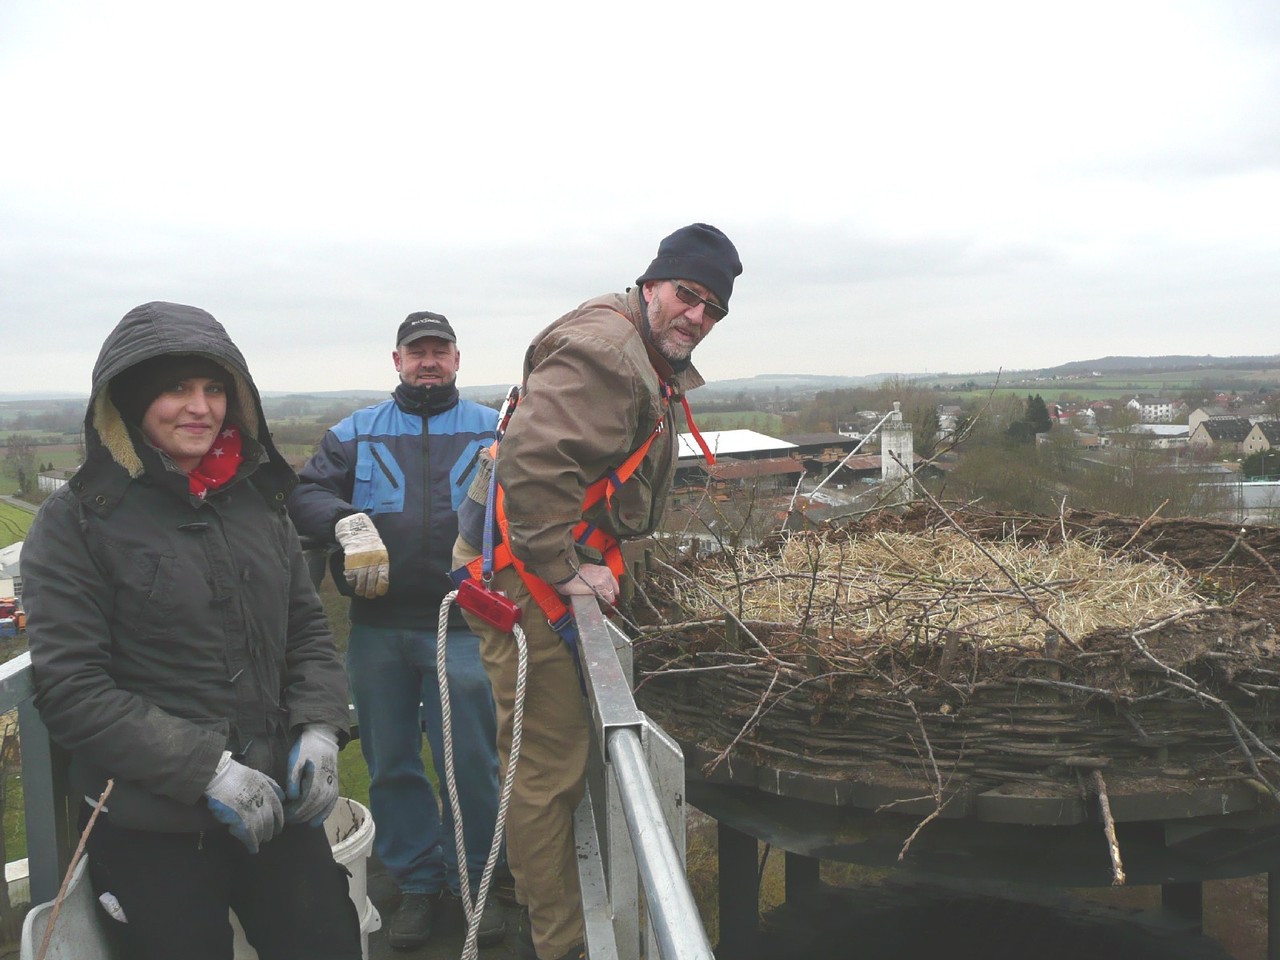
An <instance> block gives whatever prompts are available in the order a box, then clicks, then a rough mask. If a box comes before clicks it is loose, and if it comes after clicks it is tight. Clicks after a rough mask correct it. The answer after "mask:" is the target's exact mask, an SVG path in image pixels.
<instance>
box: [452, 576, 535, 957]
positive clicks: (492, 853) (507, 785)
mask: <svg viewBox="0 0 1280 960" xmlns="http://www.w3.org/2000/svg"><path fill="white" fill-rule="evenodd" d="M457 595H458V591H457V590H455V591H453V592H452V593H450V594H449V595H448V596H446V597H445V598H444V602H442V603H441V604H440V622H439V625H438V626H437V628H436V679H437V681H438V683H439V684H440V727H441V739H443V740H444V772H445V780H446V782H447V783H448V786H449V809H451V810H452V811H453V843H454V847H455V848H456V849H457V852H458V896H459V898H460V899H461V900H462V909H463V911H464V912H465V913H466V916H467V939H466V941H465V942H464V943H463V945H462V960H476V958H477V957H478V955H479V947H478V945H477V944H476V935H477V933H478V932H479V930H480V917H481V914H482V913H483V912H484V901H485V897H486V896H487V895H488V893H489V883H490V881H491V880H492V879H493V871H494V868H495V867H496V866H497V863H498V851H499V850H501V848H502V834H503V831H504V830H505V829H506V823H507V807H508V805H509V804H510V802H511V785H512V784H513V783H514V782H515V778H516V761H517V760H518V759H519V758H520V731H521V728H522V727H523V726H524V687H525V679H526V677H527V675H528V672H529V649H528V645H527V644H526V642H525V636H524V631H523V630H521V629H520V624H518V623H517V624H516V625H515V626H514V627H512V628H511V634H512V636H513V637H515V641H516V651H517V653H518V654H519V658H518V661H517V666H516V701H515V709H514V710H513V711H512V717H511V755H510V756H509V757H508V758H507V769H506V771H505V773H504V775H503V779H502V791H501V793H500V794H499V796H498V817H497V820H496V822H495V823H494V825H493V843H492V844H490V846H489V857H488V859H487V860H486V861H485V864H484V873H483V874H482V875H481V877H480V886H479V888H478V889H477V890H476V899H475V902H474V903H472V901H471V884H470V881H469V879H468V876H467V844H466V840H465V838H464V836H463V831H462V805H461V804H460V803H459V801H458V786H457V783H456V782H455V780H454V774H453V713H452V711H451V708H450V706H449V674H448V670H447V668H446V666H445V644H446V641H447V640H448V637H449V607H450V606H451V605H452V604H453V600H454V598H455V597H456V596H457Z"/></svg>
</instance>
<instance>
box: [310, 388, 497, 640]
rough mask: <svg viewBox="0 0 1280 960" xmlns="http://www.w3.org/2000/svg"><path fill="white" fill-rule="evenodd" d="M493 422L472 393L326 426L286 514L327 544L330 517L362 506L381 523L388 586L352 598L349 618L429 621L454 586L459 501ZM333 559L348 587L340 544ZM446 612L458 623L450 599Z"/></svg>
mask: <svg viewBox="0 0 1280 960" xmlns="http://www.w3.org/2000/svg"><path fill="white" fill-rule="evenodd" d="M497 422H498V412H497V411H496V410H493V409H491V408H489V407H486V406H483V405H481V404H478V403H474V402H472V401H470V400H458V401H457V403H455V404H453V405H452V406H450V407H448V409H445V410H442V411H440V412H438V413H432V414H425V413H423V412H418V411H414V410H411V409H407V408H405V407H403V406H401V405H400V404H399V403H397V402H396V399H394V398H393V399H390V400H385V401H383V402H382V403H379V404H376V405H374V406H372V407H366V408H365V409H363V410H357V411H356V412H355V413H353V414H352V415H351V416H349V417H347V418H346V419H345V420H343V421H342V422H341V423H339V424H337V425H336V426H334V427H332V428H331V429H330V430H328V431H327V432H326V433H325V435H324V439H323V440H321V441H320V446H319V448H318V449H317V450H316V452H315V454H314V455H313V456H312V457H311V459H310V460H308V461H307V464H306V466H304V467H303V468H302V471H301V473H300V475H299V480H300V482H299V483H298V486H297V488H296V489H295V490H294V491H293V494H292V495H291V496H290V498H289V503H288V506H289V514H290V516H292V517H293V522H294V524H295V525H296V526H297V528H298V532H299V533H300V534H302V536H304V537H309V538H312V539H315V540H320V541H323V542H324V543H328V544H334V543H335V540H334V536H333V527H334V524H336V523H337V522H338V521H339V520H341V519H342V518H343V517H346V516H350V515H351V514H353V513H366V514H368V515H369V517H370V518H372V520H373V522H374V525H375V526H376V527H377V528H378V533H379V534H380V535H381V537H382V542H383V543H384V544H385V545H386V547H387V553H388V554H389V555H390V557H391V578H390V588H389V590H388V591H387V594H386V595H385V596H382V597H378V598H377V599H375V600H366V599H364V598H362V597H355V596H352V598H351V620H352V622H353V623H364V624H369V625H376V626H388V627H404V628H427V629H432V630H434V629H435V624H436V622H437V618H438V617H439V613H440V601H441V600H442V599H443V598H444V596H445V594H447V593H449V591H451V590H452V589H453V584H452V582H451V581H450V579H449V568H450V566H451V557H452V553H453V542H454V540H455V539H456V538H457V535H458V519H457V510H458V506H459V504H461V502H462V500H463V498H464V497H465V496H466V493H467V487H468V486H469V485H470V483H471V479H472V476H473V475H474V473H475V470H476V463H477V460H478V458H479V454H480V451H481V450H482V449H484V448H486V447H488V446H489V445H490V444H491V443H492V442H493V438H494V428H495V427H496V426H497ZM330 560H331V563H330V566H331V569H332V571H333V579H334V582H335V583H336V584H337V585H338V589H339V590H341V591H342V592H343V593H345V594H347V595H350V594H351V590H350V588H349V587H348V586H347V582H346V580H345V578H344V577H343V575H342V566H343V556H342V551H341V550H338V551H336V552H335V553H334V554H333V555H332V556H331V558H330ZM451 614H452V619H454V621H455V622H456V623H458V624H459V625H461V623H462V622H463V621H462V620H461V616H460V614H459V613H458V611H457V609H456V607H455V608H454V610H453V611H451Z"/></svg>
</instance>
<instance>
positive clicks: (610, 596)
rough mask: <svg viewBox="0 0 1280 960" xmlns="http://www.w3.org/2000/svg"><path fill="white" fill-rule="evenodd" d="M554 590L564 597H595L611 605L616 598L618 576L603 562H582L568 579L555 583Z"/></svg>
mask: <svg viewBox="0 0 1280 960" xmlns="http://www.w3.org/2000/svg"><path fill="white" fill-rule="evenodd" d="M555 587H556V591H557V592H558V593H559V594H560V595H561V596H565V597H573V596H588V597H591V596H593V597H597V598H599V599H600V600H602V601H604V602H605V603H607V604H609V605H610V606H613V604H614V603H615V602H616V601H617V599H618V578H617V577H615V576H614V575H613V571H612V570H610V569H609V568H608V567H606V566H604V565H603V564H599V563H584V564H583V565H582V566H580V567H579V568H578V572H577V573H575V574H574V575H573V576H572V577H570V578H569V579H568V580H561V581H560V582H559V583H557V584H556V585H555Z"/></svg>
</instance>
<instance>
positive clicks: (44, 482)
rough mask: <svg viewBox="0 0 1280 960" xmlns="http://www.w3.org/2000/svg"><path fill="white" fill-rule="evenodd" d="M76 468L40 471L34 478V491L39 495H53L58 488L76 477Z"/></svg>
mask: <svg viewBox="0 0 1280 960" xmlns="http://www.w3.org/2000/svg"><path fill="white" fill-rule="evenodd" d="M78 469H79V468H78V467H73V468H72V469H70V470H42V471H40V473H39V474H38V475H37V476H36V489H37V490H39V491H40V492H41V493H53V491H55V490H57V489H58V488H59V487H61V486H64V485H65V484H66V482H67V481H68V480H70V479H71V478H72V477H74V476H75V475H76V470H78Z"/></svg>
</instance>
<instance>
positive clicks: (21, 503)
mask: <svg viewBox="0 0 1280 960" xmlns="http://www.w3.org/2000/svg"><path fill="white" fill-rule="evenodd" d="M0 500H3V501H4V502H5V503H7V504H9V505H10V506H13V507H19V508H20V509H22V510H26V511H28V512H29V513H35V512H36V511H37V510H39V509H40V508H39V507H38V506H36V505H35V504H34V503H27V501H25V500H19V499H18V498H17V497H8V496H3V495H0Z"/></svg>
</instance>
